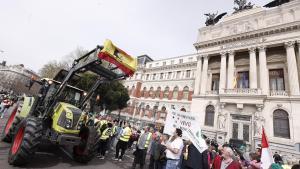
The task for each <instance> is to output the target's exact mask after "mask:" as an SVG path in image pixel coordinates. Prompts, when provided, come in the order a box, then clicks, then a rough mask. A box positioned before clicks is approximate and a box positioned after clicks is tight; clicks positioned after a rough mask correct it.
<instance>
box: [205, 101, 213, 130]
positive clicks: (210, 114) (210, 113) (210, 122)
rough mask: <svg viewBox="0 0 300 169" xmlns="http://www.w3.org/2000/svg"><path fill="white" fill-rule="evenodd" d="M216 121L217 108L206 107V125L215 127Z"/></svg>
mask: <svg viewBox="0 0 300 169" xmlns="http://www.w3.org/2000/svg"><path fill="white" fill-rule="evenodd" d="M214 119H215V107H214V106H212V105H208V106H206V109H205V122H204V125H206V126H212V127H213V126H214Z"/></svg>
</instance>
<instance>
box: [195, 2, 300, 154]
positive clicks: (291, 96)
mask: <svg viewBox="0 0 300 169" xmlns="http://www.w3.org/2000/svg"><path fill="white" fill-rule="evenodd" d="M194 46H195V48H196V50H197V51H198V52H197V53H198V54H199V57H200V59H199V60H198V61H197V70H196V79H195V87H194V96H193V101H192V104H191V111H192V112H195V113H199V115H200V116H201V118H200V123H201V125H202V129H203V132H204V133H205V134H206V135H208V136H209V137H211V138H215V139H216V140H217V141H218V142H219V143H223V142H227V141H229V139H230V138H235V139H241V140H244V141H246V143H247V144H248V147H249V148H250V149H254V148H255V147H258V146H259V144H260V143H261V131H262V128H263V127H264V128H265V131H266V134H267V136H268V139H269V141H270V146H271V148H272V150H273V151H278V152H279V153H280V154H282V155H284V156H287V157H288V158H292V156H298V158H299V157H300V148H299V144H300V132H299V131H300V123H298V122H297V121H298V120H300V112H299V110H300V91H299V76H300V54H299V53H300V1H299V0H293V1H290V2H289V3H285V4H282V5H281V6H277V7H274V8H270V9H266V8H262V7H255V8H253V9H248V10H243V11H240V12H236V13H234V14H231V15H227V16H225V17H224V18H223V19H222V20H221V21H220V22H219V23H217V24H216V25H212V26H207V27H203V28H200V29H199V31H198V40H197V42H196V43H195V44H194ZM251 145H252V146H251Z"/></svg>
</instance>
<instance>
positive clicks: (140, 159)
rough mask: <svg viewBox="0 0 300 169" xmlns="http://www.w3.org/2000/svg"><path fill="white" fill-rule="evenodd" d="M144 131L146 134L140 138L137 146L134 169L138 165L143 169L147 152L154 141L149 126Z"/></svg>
mask: <svg viewBox="0 0 300 169" xmlns="http://www.w3.org/2000/svg"><path fill="white" fill-rule="evenodd" d="M144 131H145V132H144V133H143V134H142V135H141V136H140V138H139V140H138V142H137V145H136V151H135V152H134V161H133V164H132V169H135V167H136V165H137V164H139V165H140V168H141V169H142V168H143V167H144V164H145V159H146V155H147V150H148V147H149V145H150V142H151V141H152V133H151V132H150V127H149V126H146V127H144Z"/></svg>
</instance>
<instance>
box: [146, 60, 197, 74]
mask: <svg viewBox="0 0 300 169" xmlns="http://www.w3.org/2000/svg"><path fill="white" fill-rule="evenodd" d="M192 67H195V68H196V67H197V61H195V62H188V63H181V64H174V65H166V66H159V67H153V68H145V71H146V72H151V71H163V70H174V69H181V68H192Z"/></svg>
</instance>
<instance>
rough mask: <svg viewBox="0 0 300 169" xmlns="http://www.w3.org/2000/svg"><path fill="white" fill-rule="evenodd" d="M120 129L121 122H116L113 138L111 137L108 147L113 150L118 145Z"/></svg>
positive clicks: (112, 129) (112, 132)
mask: <svg viewBox="0 0 300 169" xmlns="http://www.w3.org/2000/svg"><path fill="white" fill-rule="evenodd" d="M118 127H119V121H118V120H114V121H113V127H112V128H111V137H110V140H109V146H108V147H110V148H111V149H112V148H113V147H114V146H115V145H116V144H115V142H116V141H117V136H118Z"/></svg>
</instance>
